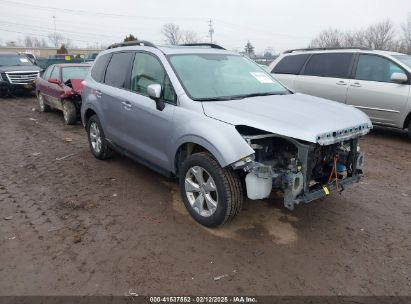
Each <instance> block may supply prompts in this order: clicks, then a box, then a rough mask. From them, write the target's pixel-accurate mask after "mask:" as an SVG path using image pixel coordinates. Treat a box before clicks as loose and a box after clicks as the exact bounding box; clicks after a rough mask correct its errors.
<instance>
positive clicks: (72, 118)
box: [63, 100, 77, 125]
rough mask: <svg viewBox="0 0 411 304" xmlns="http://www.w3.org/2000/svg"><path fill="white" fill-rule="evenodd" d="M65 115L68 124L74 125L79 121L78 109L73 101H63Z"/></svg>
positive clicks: (65, 121)
mask: <svg viewBox="0 0 411 304" xmlns="http://www.w3.org/2000/svg"><path fill="white" fill-rule="evenodd" d="M63 117H64V123H65V124H66V125H74V124H75V123H76V121H77V110H76V106H75V105H74V103H72V102H71V101H68V100H65V101H63Z"/></svg>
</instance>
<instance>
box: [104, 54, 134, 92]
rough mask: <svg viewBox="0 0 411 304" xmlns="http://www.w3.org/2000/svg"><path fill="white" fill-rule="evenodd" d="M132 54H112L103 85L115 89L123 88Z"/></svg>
mask: <svg viewBox="0 0 411 304" xmlns="http://www.w3.org/2000/svg"><path fill="white" fill-rule="evenodd" d="M132 57H133V53H131V52H124V53H114V54H113V56H112V57H111V60H110V62H109V63H108V66H107V71H106V77H105V79H104V83H105V84H107V85H110V86H113V87H116V88H124V87H125V85H126V79H127V74H128V71H129V69H130V65H131V59H132Z"/></svg>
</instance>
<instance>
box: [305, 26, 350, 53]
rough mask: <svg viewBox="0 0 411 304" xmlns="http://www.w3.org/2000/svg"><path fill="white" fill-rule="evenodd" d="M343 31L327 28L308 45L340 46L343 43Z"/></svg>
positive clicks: (322, 46)
mask: <svg viewBox="0 0 411 304" xmlns="http://www.w3.org/2000/svg"><path fill="white" fill-rule="evenodd" d="M343 40H344V33H342V32H341V31H339V30H337V29H333V28H329V29H328V30H324V31H322V32H321V33H320V34H319V35H318V36H317V37H316V38H315V39H313V40H312V41H311V43H310V47H320V48H325V47H341V46H342V45H343Z"/></svg>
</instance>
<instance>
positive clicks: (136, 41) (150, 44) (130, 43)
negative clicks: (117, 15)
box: [107, 40, 157, 49]
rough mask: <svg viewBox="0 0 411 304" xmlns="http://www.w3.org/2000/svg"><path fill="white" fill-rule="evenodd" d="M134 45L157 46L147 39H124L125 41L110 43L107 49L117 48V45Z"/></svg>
mask: <svg viewBox="0 0 411 304" xmlns="http://www.w3.org/2000/svg"><path fill="white" fill-rule="evenodd" d="M134 45H140V46H149V47H154V48H157V47H156V46H155V45H154V44H153V43H151V42H149V41H144V40H134V41H125V42H118V43H114V44H112V45H110V46H109V47H108V48H107V49H114V48H117V47H122V46H134Z"/></svg>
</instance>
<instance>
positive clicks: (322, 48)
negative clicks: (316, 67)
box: [283, 46, 372, 54]
mask: <svg viewBox="0 0 411 304" xmlns="http://www.w3.org/2000/svg"><path fill="white" fill-rule="evenodd" d="M328 50H364V51H371V50H372V49H370V48H367V47H363V46H357V47H356V46H352V47H317V48H305V49H293V50H288V51H285V52H284V53H283V54H290V53H293V52H308V51H328Z"/></svg>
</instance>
